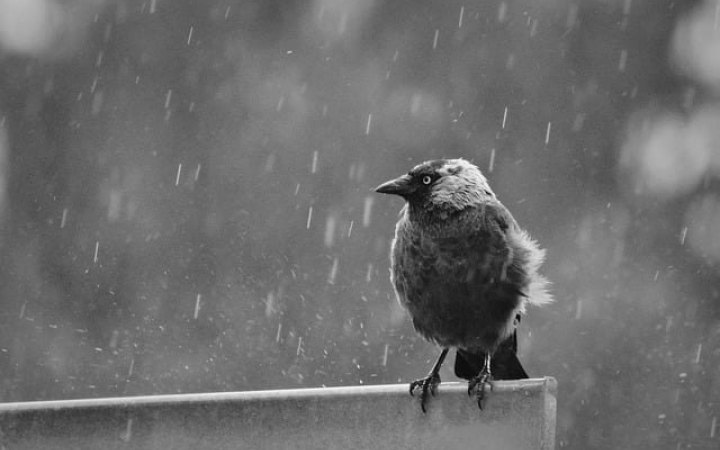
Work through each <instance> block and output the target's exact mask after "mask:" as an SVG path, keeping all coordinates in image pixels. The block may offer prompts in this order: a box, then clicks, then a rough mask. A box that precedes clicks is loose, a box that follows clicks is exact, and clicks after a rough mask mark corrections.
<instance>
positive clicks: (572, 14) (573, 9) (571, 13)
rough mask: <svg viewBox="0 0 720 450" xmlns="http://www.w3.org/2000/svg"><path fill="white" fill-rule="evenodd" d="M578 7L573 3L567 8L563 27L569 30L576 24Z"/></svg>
mask: <svg viewBox="0 0 720 450" xmlns="http://www.w3.org/2000/svg"><path fill="white" fill-rule="evenodd" d="M577 16H578V6H577V5H576V4H574V3H572V4H570V6H569V7H568V15H567V19H565V27H566V28H567V29H568V30H570V29H571V28H573V27H574V26H575V24H576V23H577Z"/></svg>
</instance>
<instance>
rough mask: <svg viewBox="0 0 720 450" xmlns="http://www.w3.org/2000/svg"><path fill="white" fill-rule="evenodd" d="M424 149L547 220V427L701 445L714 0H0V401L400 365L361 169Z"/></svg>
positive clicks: (542, 330) (719, 251)
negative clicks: (550, 399)
mask: <svg viewBox="0 0 720 450" xmlns="http://www.w3.org/2000/svg"><path fill="white" fill-rule="evenodd" d="M445 156H447V157H465V158H468V159H470V160H472V161H474V162H475V163H476V164H478V165H479V166H480V167H481V169H482V170H483V171H484V172H485V173H486V175H487V176H488V178H489V179H490V182H491V184H492V186H493V187H494V189H495V191H496V193H497V194H498V196H499V198H500V199H501V200H502V201H503V202H504V203H505V204H506V205H507V206H508V208H509V209H510V210H511V211H512V212H513V213H514V215H515V217H516V219H517V220H518V221H519V222H520V223H521V224H522V225H523V226H524V227H525V228H527V229H528V230H529V231H530V233H531V234H532V235H533V236H534V237H535V238H536V239H538V240H539V241H540V242H541V244H542V245H543V246H544V247H546V248H547V249H548V261H547V263H546V265H545V269H544V273H545V274H546V275H547V276H548V277H549V278H551V279H552V280H553V291H554V295H555V297H556V302H555V303H554V304H553V305H550V306H549V307H546V308H544V309H537V308H536V309H531V310H530V311H529V312H528V316H527V317H526V318H525V319H524V320H523V323H522V327H521V336H520V340H521V341H520V346H521V360H523V361H524V363H525V365H526V368H527V369H528V372H529V373H530V374H531V375H534V376H543V375H551V376H554V377H556V378H557V379H558V381H559V412H558V447H559V448H572V449H610V448H612V449H622V448H627V449H636V448H654V449H690V448H693V449H717V448H718V446H720V420H718V418H720V300H719V296H720V271H719V270H718V268H719V267H720V2H718V1H717V0H705V1H702V0H696V1H683V2H676V1H667V0H542V1H538V0H514V1H498V0H482V1H480V0H463V1H455V0H448V1H419V0H413V1H410V0H402V1H401V0H394V1H380V0H314V1H289V0H275V1H267V0H236V1H232V0H212V1H210V0H208V1H190V0H172V1H170V0H146V1H140V0H0V401H30V400H42V399H69V398H80V397H105V396H123V395H138V394H166V393H178V392H204V391H237V390H255V389H278V388H299V387H316V386H336V385H358V384H379V383H395V382H403V383H404V382H408V381H410V380H411V379H414V378H417V377H419V376H421V375H424V374H425V373H426V372H427V370H428V369H429V367H430V364H431V363H432V361H433V360H434V358H435V357H436V355H437V352H438V349H437V348H435V347H434V346H433V345H431V344H429V343H426V342H424V341H423V340H422V339H420V338H419V337H418V336H416V334H415V333H414V331H413V330H412V325H411V324H410V321H409V320H408V318H407V317H406V315H405V313H404V312H403V311H402V310H401V309H400V307H399V306H398V305H397V303H396V302H395V300H394V295H393V292H392V287H391V285H390V282H389V280H388V251H389V244H390V239H391V238H392V234H393V226H394V223H395V221H396V219H397V212H398V211H399V209H400V207H401V206H402V202H401V201H400V200H399V199H395V198H390V197H384V196H379V195H377V194H374V193H373V192H372V188H373V187H374V186H376V185H377V184H379V183H380V182H382V181H385V180H386V179H388V178H390V177H394V176H396V175H399V174H401V173H404V172H406V171H407V170H408V169H409V168H411V167H412V166H413V165H415V164H417V163H419V162H422V161H424V160H427V159H432V158H437V157H445ZM451 368H452V364H448V365H447V367H446V368H445V369H444V370H443V372H442V376H443V379H445V380H453V379H454V376H453V375H452V373H451Z"/></svg>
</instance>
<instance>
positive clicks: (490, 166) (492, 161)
mask: <svg viewBox="0 0 720 450" xmlns="http://www.w3.org/2000/svg"><path fill="white" fill-rule="evenodd" d="M494 167H495V149H492V150H490V163H489V164H488V172H492V171H493V168H494Z"/></svg>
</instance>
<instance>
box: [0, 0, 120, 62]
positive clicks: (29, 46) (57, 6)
mask: <svg viewBox="0 0 720 450" xmlns="http://www.w3.org/2000/svg"><path fill="white" fill-rule="evenodd" d="M105 1H106V0H85V1H77V2H63V1H58V0H0V48H3V49H5V50H7V51H10V52H13V53H19V54H22V55H29V56H35V57H44V58H47V59H59V58H62V57H66V56H69V55H71V54H72V52H73V50H75V49H77V48H78V44H79V43H80V42H81V39H82V37H83V36H84V35H85V31H86V29H87V27H88V25H89V24H90V23H91V22H94V21H95V18H96V17H97V12H98V10H99V8H100V7H102V6H103V5H104V3H105Z"/></svg>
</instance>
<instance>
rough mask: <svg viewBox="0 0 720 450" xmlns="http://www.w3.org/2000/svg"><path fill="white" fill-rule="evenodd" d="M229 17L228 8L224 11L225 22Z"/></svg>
mask: <svg viewBox="0 0 720 450" xmlns="http://www.w3.org/2000/svg"><path fill="white" fill-rule="evenodd" d="M229 16H230V7H229V6H228V7H227V8H226V9H225V20H227V19H228V17H229Z"/></svg>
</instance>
